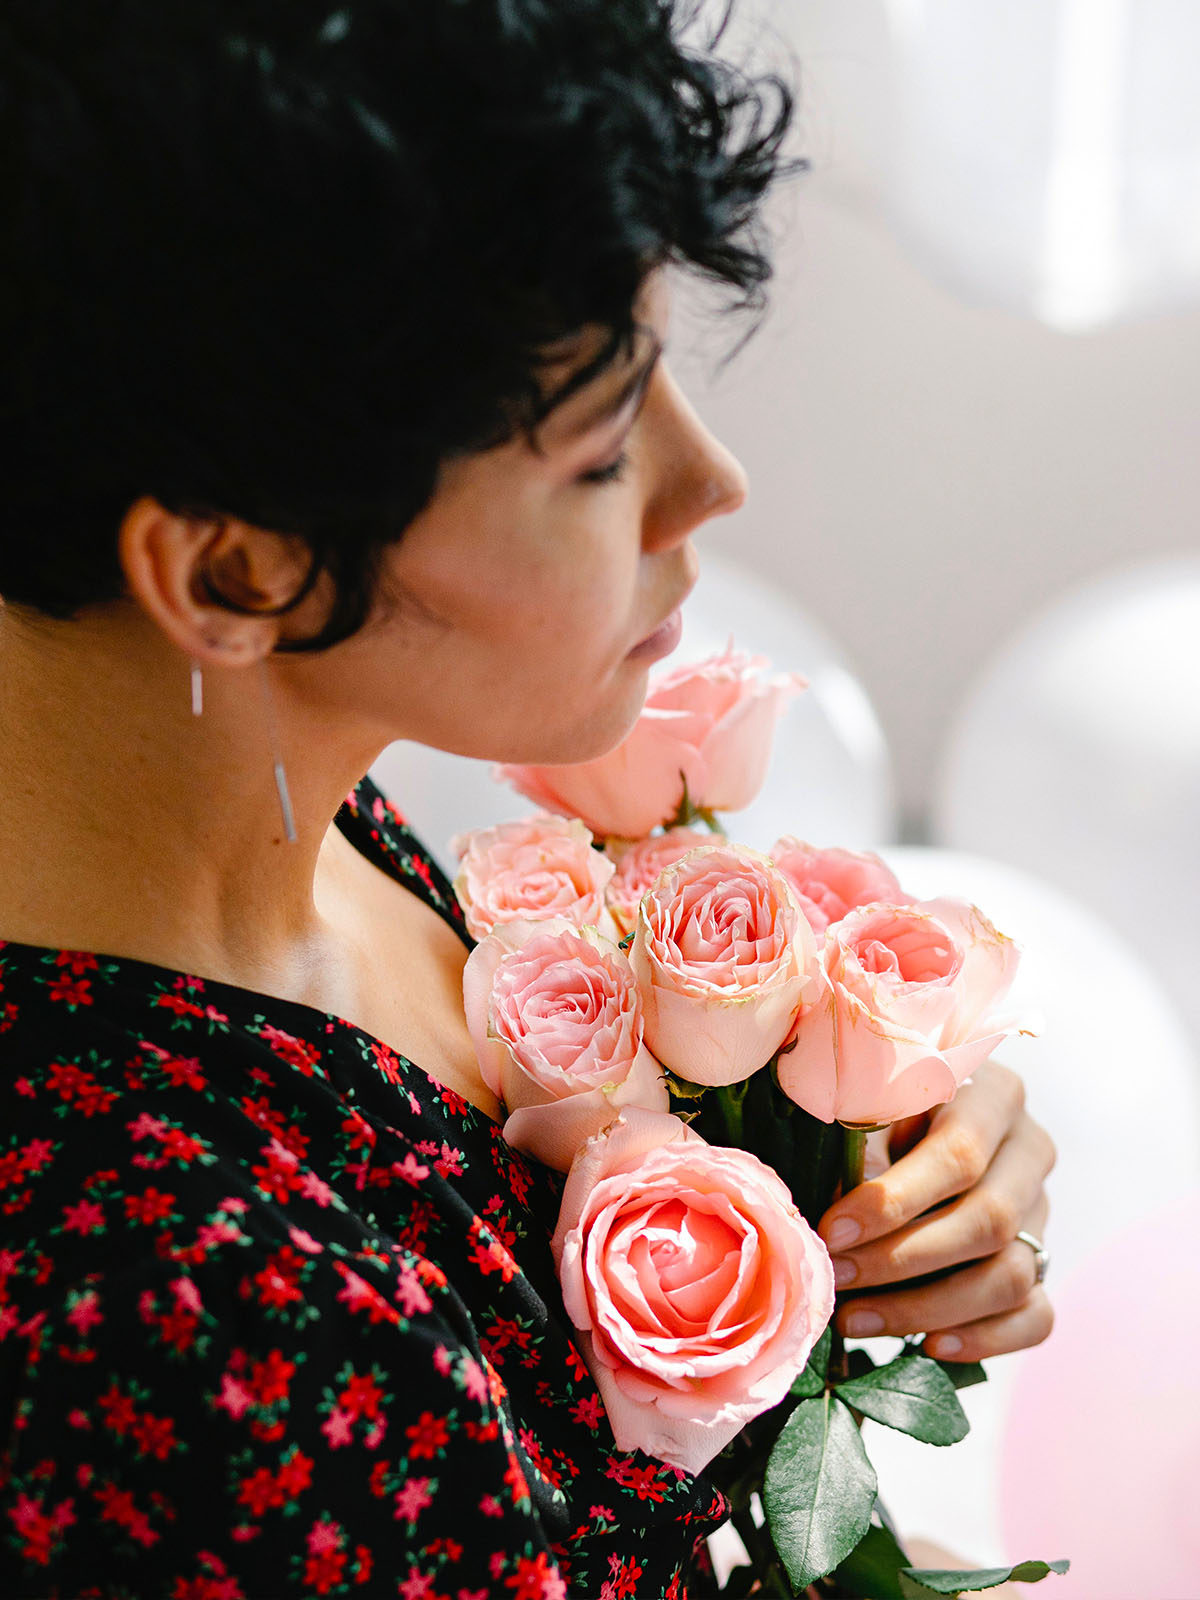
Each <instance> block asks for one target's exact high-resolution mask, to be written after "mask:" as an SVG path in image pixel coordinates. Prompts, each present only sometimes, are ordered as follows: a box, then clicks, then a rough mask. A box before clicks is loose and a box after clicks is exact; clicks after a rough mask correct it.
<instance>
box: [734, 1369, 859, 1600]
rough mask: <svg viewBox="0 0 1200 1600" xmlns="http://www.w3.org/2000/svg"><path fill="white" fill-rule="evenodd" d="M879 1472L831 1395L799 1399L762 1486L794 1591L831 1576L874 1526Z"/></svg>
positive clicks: (847, 1415) (770, 1524)
mask: <svg viewBox="0 0 1200 1600" xmlns="http://www.w3.org/2000/svg"><path fill="white" fill-rule="evenodd" d="M875 1488H876V1483H875V1470H874V1468H873V1467H872V1466H871V1463H870V1462H869V1461H868V1460H867V1452H866V1450H865V1449H864V1448H863V1442H862V1439H861V1438H860V1437H859V1432H858V1429H857V1428H856V1427H855V1425H854V1418H853V1417H852V1416H851V1415H850V1413H849V1412H848V1411H847V1410H846V1408H845V1406H844V1405H842V1404H841V1403H840V1402H839V1401H837V1400H835V1399H833V1398H832V1396H830V1395H821V1396H820V1397H819V1398H817V1399H814V1400H802V1401H801V1402H800V1404H799V1405H798V1406H797V1407H796V1409H795V1411H794V1412H793V1413H792V1415H791V1417H789V1419H788V1423H787V1426H786V1427H785V1428H784V1430H783V1432H782V1433H781V1434H780V1435H779V1439H778V1440H777V1442H776V1445H775V1448H774V1450H773V1451H772V1452H771V1459H770V1460H769V1461H768V1462H767V1471H766V1476H765V1478H764V1480H763V1491H762V1500H763V1509H764V1510H765V1511H766V1514H767V1525H768V1527H769V1528H770V1530H771V1537H772V1538H773V1539H774V1541H775V1548H776V1549H777V1550H778V1551H779V1554H780V1557H781V1559H782V1561H783V1564H784V1566H785V1567H786V1568H787V1571H788V1576H789V1577H790V1578H791V1580H792V1583H793V1584H794V1585H795V1587H796V1588H797V1589H803V1588H804V1587H805V1585H806V1584H809V1583H812V1582H813V1581H814V1580H815V1579H817V1578H823V1577H824V1576H825V1574H826V1573H827V1572H832V1571H833V1569H834V1567H836V1566H837V1565H838V1563H839V1562H841V1561H844V1560H845V1559H846V1557H847V1556H848V1555H849V1554H850V1552H851V1551H852V1550H853V1549H854V1547H855V1545H856V1544H857V1543H858V1542H859V1540H860V1539H861V1538H862V1536H863V1535H864V1534H865V1533H866V1531H867V1529H868V1528H869V1527H870V1525H871V1508H872V1507H873V1506H874V1504H875Z"/></svg>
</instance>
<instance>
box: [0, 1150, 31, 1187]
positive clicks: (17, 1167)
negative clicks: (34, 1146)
mask: <svg viewBox="0 0 1200 1600" xmlns="http://www.w3.org/2000/svg"><path fill="white" fill-rule="evenodd" d="M24 1177H25V1163H24V1161H22V1159H21V1154H20V1152H19V1151H18V1150H7V1151H5V1153H4V1154H3V1155H2V1156H0V1184H9V1183H20V1182H21V1181H22V1180H23V1179H24Z"/></svg>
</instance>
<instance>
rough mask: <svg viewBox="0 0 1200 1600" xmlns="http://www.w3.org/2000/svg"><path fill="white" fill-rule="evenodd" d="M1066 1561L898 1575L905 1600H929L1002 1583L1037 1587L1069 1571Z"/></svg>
mask: <svg viewBox="0 0 1200 1600" xmlns="http://www.w3.org/2000/svg"><path fill="white" fill-rule="evenodd" d="M1070 1565H1071V1563H1070V1562H1069V1561H1019V1562H1018V1563H1017V1565H1016V1566H1015V1567H985V1568H981V1569H980V1570H979V1571H977V1572H950V1571H945V1572H934V1571H932V1570H924V1569H921V1568H917V1567H906V1568H905V1569H904V1571H903V1572H901V1574H900V1588H901V1591H902V1593H903V1595H904V1600H928V1596H930V1595H943V1594H951V1595H953V1594H975V1593H977V1592H978V1590H980V1589H995V1588H996V1587H997V1585H998V1584H1001V1583H1008V1582H1013V1583H1040V1582H1041V1581H1042V1579H1043V1578H1046V1577H1049V1575H1050V1574H1051V1573H1052V1572H1057V1573H1059V1574H1060V1575H1061V1574H1062V1573H1064V1572H1066V1571H1067V1570H1068V1568H1069V1567H1070Z"/></svg>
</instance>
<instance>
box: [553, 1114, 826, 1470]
mask: <svg viewBox="0 0 1200 1600" xmlns="http://www.w3.org/2000/svg"><path fill="white" fill-rule="evenodd" d="M550 1248H551V1249H552V1251H553V1252H554V1260H555V1264H556V1265H557V1267H558V1276H559V1281H560V1282H561V1284H562V1293H563V1304H564V1305H565V1306H566V1309H567V1315H568V1316H569V1317H570V1318H571V1321H572V1322H573V1323H574V1325H575V1327H576V1329H577V1330H578V1331H579V1340H578V1342H579V1347H580V1351H581V1353H582V1355H583V1358H584V1360H585V1361H586V1362H587V1364H588V1367H589V1369H590V1370H591V1373H592V1376H593V1378H594V1379H595V1380H596V1385H597V1387H598V1388H599V1390H600V1393H601V1395H602V1396H603V1399H604V1405H605V1409H606V1410H607V1412H608V1418H609V1422H610V1423H611V1424H612V1430H613V1438H614V1439H615V1441H616V1444H617V1448H618V1449H620V1450H644V1451H645V1452H646V1454H647V1455H650V1456H654V1457H655V1458H656V1459H657V1460H659V1461H666V1462H668V1463H669V1464H670V1465H671V1466H674V1467H679V1468H681V1469H682V1470H683V1471H685V1472H701V1471H703V1469H704V1468H705V1467H706V1466H707V1465H708V1463H709V1462H710V1461H711V1460H712V1458H713V1457H714V1456H715V1455H716V1454H717V1453H718V1451H720V1450H722V1449H723V1448H724V1446H725V1445H726V1444H728V1443H729V1441H730V1440H731V1439H732V1438H733V1437H734V1435H735V1434H737V1433H738V1432H739V1430H740V1429H741V1428H742V1427H744V1425H745V1424H746V1423H747V1422H749V1421H750V1420H751V1418H753V1417H756V1416H758V1415H759V1413H760V1412H763V1411H765V1410H767V1409H768V1407H770V1406H773V1405H775V1404H776V1403H777V1402H778V1401H780V1400H782V1398H783V1396H784V1395H785V1394H786V1393H787V1391H788V1389H789V1388H790V1386H791V1384H792V1381H793V1379H794V1378H795V1377H796V1375H797V1373H799V1372H800V1370H801V1368H802V1367H803V1366H804V1363H805V1362H806V1361H807V1360H808V1356H809V1353H810V1351H811V1350H812V1347H813V1345H814V1344H815V1343H816V1341H817V1339H818V1338H819V1337H820V1335H821V1332H822V1330H823V1329H824V1327H825V1324H826V1323H827V1322H828V1321H829V1318H830V1316H831V1315H832V1313H833V1271H832V1268H831V1266H830V1262H829V1256H828V1254H827V1253H826V1250H825V1246H824V1245H823V1244H822V1242H821V1240H820V1239H819V1238H818V1237H817V1235H816V1234H815V1233H814V1232H813V1231H812V1229H811V1228H810V1227H809V1226H808V1224H807V1223H806V1222H805V1220H804V1218H803V1217H802V1216H801V1215H800V1213H799V1211H797V1209H796V1207H795V1205H794V1204H793V1202H792V1197H791V1194H790V1193H789V1192H788V1189H787V1186H786V1185H785V1184H784V1183H783V1181H782V1180H781V1179H780V1178H779V1177H778V1176H777V1175H776V1174H775V1173H774V1172H772V1171H771V1169H770V1167H768V1166H765V1165H764V1164H763V1163H762V1162H761V1161H759V1159H758V1158H757V1156H752V1155H751V1154H750V1153H749V1152H748V1151H746V1150H732V1149H726V1148H725V1147H724V1146H720V1145H710V1144H707V1143H706V1142H705V1141H704V1140H703V1139H701V1138H700V1136H699V1134H696V1133H693V1132H692V1130H691V1129H690V1128H688V1127H687V1126H686V1125H685V1124H684V1123H683V1122H681V1121H680V1120H679V1118H678V1117H669V1116H665V1115H663V1114H661V1113H656V1112H650V1111H640V1110H627V1111H624V1112H622V1114H621V1116H620V1117H619V1118H618V1119H617V1121H615V1122H614V1123H612V1124H611V1125H610V1126H609V1127H608V1128H607V1129H606V1130H605V1131H604V1132H603V1133H601V1134H598V1135H597V1136H596V1137H595V1138H593V1139H589V1140H588V1142H587V1144H586V1145H584V1147H583V1149H582V1150H581V1151H580V1153H579V1155H578V1156H577V1157H576V1159H575V1163H574V1165H573V1166H572V1168H571V1173H570V1176H569V1177H568V1179H567V1182H566V1187H565V1189H564V1191H563V1198H562V1208H561V1211H560V1213H559V1219H558V1227H557V1228H556V1229H555V1232H554V1237H553V1239H552V1240H551V1241H550Z"/></svg>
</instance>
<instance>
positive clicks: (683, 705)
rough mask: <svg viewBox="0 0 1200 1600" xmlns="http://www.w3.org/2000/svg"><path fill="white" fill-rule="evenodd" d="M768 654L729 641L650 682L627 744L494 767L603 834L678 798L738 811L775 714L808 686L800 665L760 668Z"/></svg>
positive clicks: (668, 810)
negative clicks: (570, 761)
mask: <svg viewBox="0 0 1200 1600" xmlns="http://www.w3.org/2000/svg"><path fill="white" fill-rule="evenodd" d="M766 667H767V661H766V659H765V657H763V656H751V655H748V654H747V653H746V652H745V651H742V650H734V649H733V648H732V646H730V647H729V648H727V649H725V650H723V651H721V652H720V653H719V654H718V655H715V656H710V657H709V658H708V659H707V660H705V661H700V662H697V663H695V664H692V665H689V666H680V667H676V668H675V669H674V671H672V672H668V673H667V674H666V675H665V676H664V677H661V678H659V679H658V680H657V681H656V682H654V683H652V684H651V687H650V692H649V695H648V696H647V699H646V704H645V706H644V708H643V710H642V713H641V716H640V717H639V718H638V720H637V722H636V723H635V725H634V728H633V731H632V733H630V735H629V737H628V738H627V739H626V740H625V741H624V743H623V744H620V745H618V746H617V748H616V749H615V750H611V751H609V753H608V754H607V755H605V756H601V757H599V759H597V760H595V761H585V762H582V763H580V764H579V765H578V766H566V767H519V766H499V767H497V768H496V769H495V772H496V776H497V777H498V778H501V779H503V781H504V782H506V783H509V784H511V785H512V787H513V788H514V789H517V790H518V791H519V792H520V793H521V794H523V795H527V796H528V797H529V799H531V800H533V801H536V803H537V804H538V805H541V806H545V807H546V809H547V810H549V811H558V812H561V813H562V814H563V815H564V816H569V817H580V818H582V819H583V821H584V822H586V823H587V825H588V827H589V828H591V830H592V832H593V833H595V834H597V835H598V836H600V837H604V838H610V837H614V836H615V837H619V838H625V839H641V838H644V837H645V836H646V835H647V834H648V833H650V832H651V830H652V829H654V828H656V827H657V826H659V824H661V823H665V822H667V821H669V820H670V818H671V817H673V816H674V815H675V813H676V811H677V810H678V808H679V802H680V801H681V799H682V798H683V786H684V782H685V781H686V783H687V790H688V795H689V798H690V799H691V802H692V804H693V805H695V806H698V807H703V808H705V809H707V810H712V811H740V810H742V808H743V807H745V806H748V805H749V804H750V802H751V801H752V800H753V799H754V797H755V796H756V795H757V794H758V791H759V790H760V789H761V788H762V785H763V780H764V779H765V778H766V775H767V765H768V762H769V761H770V757H771V742H772V739H773V737H774V732H775V724H776V722H777V721H778V720H779V717H780V715H781V713H782V711H783V708H784V706H785V705H786V703H787V701H788V699H789V698H790V697H791V696H792V695H794V694H797V693H798V692H799V691H800V690H801V689H803V688H804V687H805V680H804V679H803V678H802V677H800V675H799V674H798V673H794V672H791V673H777V674H775V675H773V676H770V677H764V676H763V674H764V672H765V670H766Z"/></svg>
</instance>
